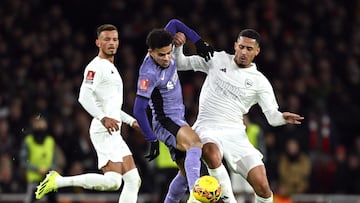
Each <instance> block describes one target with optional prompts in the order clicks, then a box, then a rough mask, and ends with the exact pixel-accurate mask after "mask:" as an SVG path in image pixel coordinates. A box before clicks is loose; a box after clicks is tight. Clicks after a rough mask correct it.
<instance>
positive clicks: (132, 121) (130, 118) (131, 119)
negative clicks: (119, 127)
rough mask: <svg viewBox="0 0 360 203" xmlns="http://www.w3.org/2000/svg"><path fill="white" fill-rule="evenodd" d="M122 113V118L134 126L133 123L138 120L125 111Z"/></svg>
mask: <svg viewBox="0 0 360 203" xmlns="http://www.w3.org/2000/svg"><path fill="white" fill-rule="evenodd" d="M120 114H121V120H122V121H123V122H124V123H126V124H128V125H129V126H132V124H133V123H134V122H135V121H136V119H135V118H134V117H132V116H130V115H129V114H127V113H125V112H124V111H121V112H120Z"/></svg>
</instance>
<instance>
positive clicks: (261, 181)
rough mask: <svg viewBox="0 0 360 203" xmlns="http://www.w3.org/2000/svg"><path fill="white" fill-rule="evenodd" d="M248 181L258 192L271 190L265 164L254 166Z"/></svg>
mask: <svg viewBox="0 0 360 203" xmlns="http://www.w3.org/2000/svg"><path fill="white" fill-rule="evenodd" d="M247 181H248V182H249V183H250V185H252V186H253V188H254V190H255V192H256V193H257V194H259V193H262V192H264V191H265V192H269V191H270V186H269V182H268V180H267V176H266V169H265V166H264V165H258V166H256V167H254V168H252V169H251V170H250V171H249V173H248V176H247Z"/></svg>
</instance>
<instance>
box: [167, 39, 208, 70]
mask: <svg viewBox="0 0 360 203" xmlns="http://www.w3.org/2000/svg"><path fill="white" fill-rule="evenodd" d="M174 58H175V61H176V69H177V70H178V71H188V70H193V71H201V72H204V73H206V74H207V73H208V69H209V64H208V63H206V61H205V60H204V59H203V58H202V57H200V56H197V55H192V56H185V55H184V53H183V46H179V47H175V48H174Z"/></svg>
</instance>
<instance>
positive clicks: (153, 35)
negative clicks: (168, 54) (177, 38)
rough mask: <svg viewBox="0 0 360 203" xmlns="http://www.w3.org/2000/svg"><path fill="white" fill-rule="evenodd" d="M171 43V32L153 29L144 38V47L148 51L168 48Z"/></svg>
mask: <svg viewBox="0 0 360 203" xmlns="http://www.w3.org/2000/svg"><path fill="white" fill-rule="evenodd" d="M172 41H173V36H172V34H171V32H169V31H167V30H164V29H153V30H152V31H151V32H149V34H148V35H147V37H146V45H147V46H148V47H149V48H150V49H156V48H162V47H165V46H169V45H170V44H171V43H172Z"/></svg>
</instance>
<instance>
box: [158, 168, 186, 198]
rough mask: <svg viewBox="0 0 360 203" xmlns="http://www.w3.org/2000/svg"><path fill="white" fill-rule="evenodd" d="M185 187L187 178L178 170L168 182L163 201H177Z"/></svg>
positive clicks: (183, 192) (183, 193)
mask: <svg viewBox="0 0 360 203" xmlns="http://www.w3.org/2000/svg"><path fill="white" fill-rule="evenodd" d="M187 189H188V188H187V180H186V178H185V177H184V176H183V175H181V173H180V171H179V172H178V174H177V175H176V176H175V178H174V179H173V180H172V181H171V183H170V186H169V191H168V193H167V194H166V198H165V201H164V203H179V202H180V201H181V199H182V198H183V196H184V195H185V192H186V191H187Z"/></svg>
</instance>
